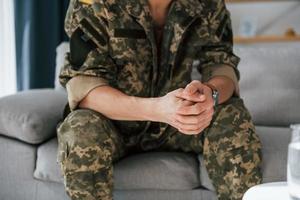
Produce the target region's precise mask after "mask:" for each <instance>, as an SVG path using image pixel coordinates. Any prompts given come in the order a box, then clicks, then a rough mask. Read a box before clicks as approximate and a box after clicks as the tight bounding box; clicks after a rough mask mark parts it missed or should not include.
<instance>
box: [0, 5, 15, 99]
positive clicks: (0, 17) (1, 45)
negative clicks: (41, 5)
mask: <svg viewBox="0 0 300 200" xmlns="http://www.w3.org/2000/svg"><path fill="white" fill-rule="evenodd" d="M14 32H15V30H14V7H13V1H7V0H0V97H2V96H5V95H9V94H13V93H15V92H16V62H15V59H16V58H15V56H16V55H15V36H14Z"/></svg>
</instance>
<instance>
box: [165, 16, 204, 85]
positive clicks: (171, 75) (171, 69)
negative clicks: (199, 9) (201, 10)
mask: <svg viewBox="0 0 300 200" xmlns="http://www.w3.org/2000/svg"><path fill="white" fill-rule="evenodd" d="M199 17H200V15H197V16H195V17H194V18H193V20H191V21H190V22H189V23H188V25H187V26H186V27H185V29H184V30H183V35H182V37H181V38H180V41H179V45H178V48H177V51H176V53H175V55H174V64H173V65H171V66H170V69H169V70H170V72H169V80H170V87H171V82H172V80H173V68H174V66H175V64H176V60H177V55H178V52H179V49H180V47H181V46H182V40H183V38H184V37H185V35H186V32H187V29H188V28H189V27H190V26H191V25H192V24H193V23H194V22H195V21H196V20H197V19H198V18H199Z"/></svg>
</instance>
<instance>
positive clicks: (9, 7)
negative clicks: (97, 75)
mask: <svg viewBox="0 0 300 200" xmlns="http://www.w3.org/2000/svg"><path fill="white" fill-rule="evenodd" d="M68 3H69V0H51V1H41V0H0V29H1V31H0V70H1V71H0V96H5V95H9V94H13V93H16V92H17V91H23V90H28V89H35V88H53V87H54V83H55V81H54V79H55V57H56V48H57V46H58V45H59V44H60V43H61V42H62V41H67V37H66V35H65V33H64V30H63V22H64V17H65V13H66V10H67V7H68ZM227 8H228V9H229V10H230V11H231V19H232V27H233V31H234V36H235V45H236V46H238V45H253V44H254V43H255V44H263V45H264V44H266V45H268V44H269V43H272V42H273V43H286V44H287V45H289V44H290V43H294V44H297V43H298V44H299V42H298V41H299V40H300V39H299V36H298V35H299V34H300V1H297V0H289V1H288V0H281V1H279V0H228V1H227ZM267 43H268V44H267Z"/></svg>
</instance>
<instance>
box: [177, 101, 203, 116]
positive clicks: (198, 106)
mask: <svg viewBox="0 0 300 200" xmlns="http://www.w3.org/2000/svg"><path fill="white" fill-rule="evenodd" d="M206 109H208V107H207V105H206V104H205V103H195V104H194V105H191V106H180V107H179V108H178V109H177V111H176V114H179V115H199V114H201V113H202V112H204V111H205V110H206Z"/></svg>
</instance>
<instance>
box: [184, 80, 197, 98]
mask: <svg viewBox="0 0 300 200" xmlns="http://www.w3.org/2000/svg"><path fill="white" fill-rule="evenodd" d="M197 91H198V87H197V85H196V84H194V83H193V82H192V83H190V84H188V85H187V86H186V87H185V89H184V91H183V93H184V94H187V95H191V94H194V93H195V92H197Z"/></svg>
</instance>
